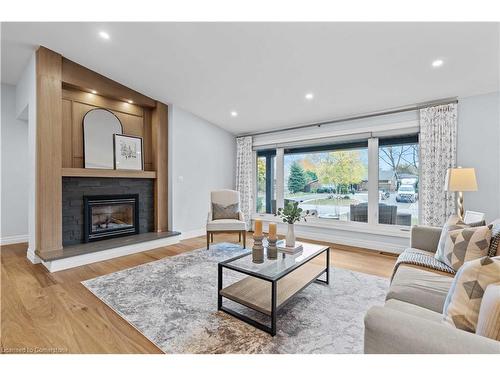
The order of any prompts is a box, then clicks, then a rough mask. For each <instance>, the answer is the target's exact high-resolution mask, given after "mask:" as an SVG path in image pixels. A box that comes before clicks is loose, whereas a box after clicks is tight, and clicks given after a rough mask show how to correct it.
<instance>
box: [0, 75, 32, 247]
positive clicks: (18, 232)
mask: <svg viewBox="0 0 500 375" xmlns="http://www.w3.org/2000/svg"><path fill="white" fill-rule="evenodd" d="M1 121H2V124H1V144H2V163H1V165H2V175H1V176H2V183H1V187H2V189H1V206H2V207H1V211H2V216H1V233H0V242H1V243H2V244H7V243H15V242H25V241H27V240H28V197H29V195H28V190H29V170H28V154H29V152H28V122H27V121H23V120H18V119H17V116H16V87H15V86H11V85H5V84H2V117H1Z"/></svg>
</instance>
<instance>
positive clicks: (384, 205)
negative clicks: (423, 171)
mask: <svg viewBox="0 0 500 375" xmlns="http://www.w3.org/2000/svg"><path fill="white" fill-rule="evenodd" d="M418 156H419V152H418V143H416V142H415V143H405V142H402V143H400V144H398V143H397V140H396V141H394V142H390V141H387V140H384V142H383V145H382V146H380V147H379V177H378V189H379V212H378V218H379V220H378V221H379V223H380V224H396V225H406V226H410V225H413V224H417V223H418V163H419V160H418Z"/></svg>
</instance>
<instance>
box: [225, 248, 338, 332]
mask: <svg viewBox="0 0 500 375" xmlns="http://www.w3.org/2000/svg"><path fill="white" fill-rule="evenodd" d="M302 246H303V250H302V251H301V252H300V253H298V254H286V253H281V252H278V259H274V260H273V259H268V257H267V254H266V253H264V262H262V263H254V262H253V261H252V252H251V251H249V252H246V253H244V254H242V255H239V256H237V257H234V258H231V259H228V260H226V261H223V262H220V263H219V264H218V288H217V290H218V293H217V308H218V310H220V311H224V312H226V313H228V314H230V315H232V316H234V317H235V318H238V319H240V320H242V321H244V322H246V323H248V324H251V325H252V326H254V327H256V328H259V329H261V330H263V331H265V332H267V333H270V334H271V335H272V336H275V335H276V317H277V313H278V311H279V310H280V309H281V308H282V307H283V306H284V305H285V304H286V302H288V301H290V299H291V298H292V297H293V296H294V295H296V294H297V293H299V292H300V291H301V290H303V289H304V288H306V287H307V286H308V285H309V284H311V283H312V282H320V283H324V284H329V270H330V251H329V250H330V248H329V247H328V246H322V245H316V244H310V243H305V242H302ZM264 251H266V250H264ZM224 269H229V270H232V271H235V272H238V273H241V274H244V275H247V276H246V277H244V278H243V279H241V280H239V281H236V282H234V283H232V284H230V285H227V286H224V280H223V276H224ZM323 274H325V278H324V280H322V279H319V277H320V276H322V275H323ZM223 298H227V299H230V300H232V301H234V302H237V303H239V304H241V305H244V306H246V307H248V308H250V309H252V310H255V311H259V312H260V313H263V314H265V315H267V316H269V317H270V318H271V325H270V326H269V325H265V324H263V323H261V322H258V321H257V320H255V319H252V318H250V317H248V316H246V315H243V314H241V313H239V312H237V311H234V310H232V309H230V308H228V307H225V306H224V305H223Z"/></svg>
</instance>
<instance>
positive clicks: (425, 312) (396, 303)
mask: <svg viewBox="0 0 500 375" xmlns="http://www.w3.org/2000/svg"><path fill="white" fill-rule="evenodd" d="M385 307H388V308H390V309H393V310H397V311H400V312H403V313H406V314H409V315H413V316H416V317H418V318H421V319H426V320H430V321H432V322H438V323H439V322H442V321H443V316H442V315H441V314H440V313H437V312H435V311H432V310H429V309H426V308H423V307H420V306H417V305H412V304H411V303H408V302H403V301H400V300H397V299H390V300H388V301H387V302H386V303H385Z"/></svg>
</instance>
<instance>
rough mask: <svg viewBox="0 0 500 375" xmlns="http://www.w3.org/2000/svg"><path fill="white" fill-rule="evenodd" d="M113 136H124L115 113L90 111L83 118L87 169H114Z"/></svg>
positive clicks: (99, 109)
mask: <svg viewBox="0 0 500 375" xmlns="http://www.w3.org/2000/svg"><path fill="white" fill-rule="evenodd" d="M113 134H123V127H122V124H121V122H120V120H119V119H118V117H116V116H115V114H114V113H112V112H111V111H108V110H107V109H103V108H96V109H92V110H90V111H88V112H87V113H86V114H85V116H84V117H83V149H84V160H85V168H100V169H113V168H114V164H113Z"/></svg>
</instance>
